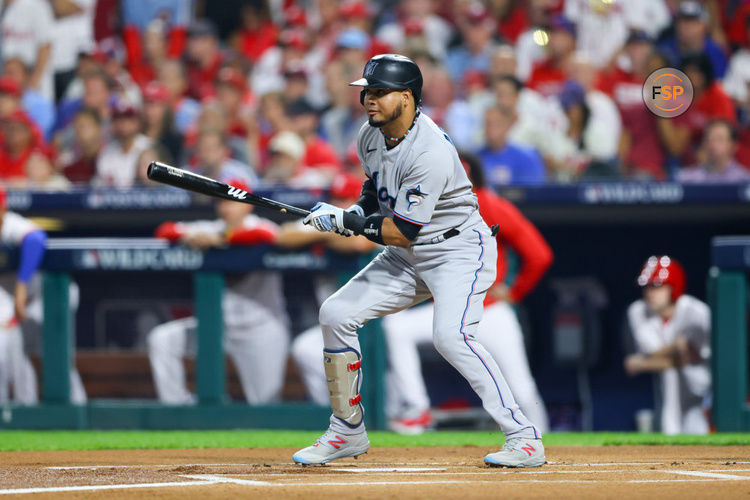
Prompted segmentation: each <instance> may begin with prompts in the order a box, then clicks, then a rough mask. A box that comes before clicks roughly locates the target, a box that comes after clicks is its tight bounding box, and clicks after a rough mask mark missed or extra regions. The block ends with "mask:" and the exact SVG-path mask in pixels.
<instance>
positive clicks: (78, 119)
mask: <svg viewBox="0 0 750 500" xmlns="http://www.w3.org/2000/svg"><path fill="white" fill-rule="evenodd" d="M73 128H74V132H75V136H74V140H73V143H72V145H71V147H69V148H66V149H65V150H63V151H60V154H59V156H58V158H57V164H58V166H59V168H60V170H61V171H62V173H63V175H64V176H65V177H66V178H67V179H68V180H69V181H70V182H73V183H75V184H89V183H90V182H91V180H92V179H93V178H94V176H95V175H96V162H97V160H98V159H99V153H100V152H101V150H102V147H103V145H104V141H103V132H102V123H101V117H100V116H99V113H97V112H96V110H94V109H91V108H82V109H80V110H78V112H77V113H76V115H75V118H73Z"/></svg>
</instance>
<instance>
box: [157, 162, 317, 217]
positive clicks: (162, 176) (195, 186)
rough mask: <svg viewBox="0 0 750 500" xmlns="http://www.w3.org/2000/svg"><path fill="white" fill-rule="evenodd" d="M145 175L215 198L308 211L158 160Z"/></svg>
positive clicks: (294, 212) (300, 212) (299, 212)
mask: <svg viewBox="0 0 750 500" xmlns="http://www.w3.org/2000/svg"><path fill="white" fill-rule="evenodd" d="M146 175H147V176H148V178H149V179H151V180H152V181H156V182H160V183H162V184H168V185H170V186H174V187H178V188H181V189H187V190H188V191H193V192H196V193H201V194H205V195H208V196H213V197H215V198H222V199H225V200H231V201H239V202H241V203H248V204H250V205H257V206H260V207H266V208H271V209H274V210H279V211H280V212H282V213H288V214H292V215H298V216H300V217H304V216H306V215H307V214H309V213H310V212H309V211H308V210H305V209H302V208H298V207H295V206H292V205H287V204H286V203H281V202H278V201H274V200H269V199H268V198H263V197H262V196H258V195H256V194H253V193H248V192H246V191H243V190H240V189H237V188H235V187H233V186H230V185H228V184H224V183H222V182H219V181H215V180H213V179H209V178H208V177H203V176H202V175H198V174H195V173H193V172H189V171H187V170H182V169H180V168H176V167H172V166H169V165H166V164H164V163H160V162H158V161H152V162H151V163H150V164H149V166H148V169H147V170H146Z"/></svg>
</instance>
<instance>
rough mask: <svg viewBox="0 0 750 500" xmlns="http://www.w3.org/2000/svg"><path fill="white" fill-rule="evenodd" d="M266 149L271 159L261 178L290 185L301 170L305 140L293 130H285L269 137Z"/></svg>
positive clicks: (272, 182) (268, 181)
mask: <svg viewBox="0 0 750 500" xmlns="http://www.w3.org/2000/svg"><path fill="white" fill-rule="evenodd" d="M268 150H269V152H270V154H271V159H270V162H269V165H268V167H267V168H266V170H265V172H264V173H263V180H264V181H265V182H267V183H269V184H282V185H292V184H293V182H292V179H293V178H294V177H295V176H296V175H298V174H299V172H300V171H301V170H302V157H303V156H304V154H305V141H303V140H302V138H301V137H300V136H298V135H297V134H295V133H294V132H291V131H289V130H285V131H283V132H279V133H278V134H276V135H274V136H273V138H271V141H270V142H269V143H268Z"/></svg>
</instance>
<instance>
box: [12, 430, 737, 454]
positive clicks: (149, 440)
mask: <svg viewBox="0 0 750 500" xmlns="http://www.w3.org/2000/svg"><path fill="white" fill-rule="evenodd" d="M319 435H320V433H319V432H309V431H267V430H258V431H253V430H236V431H0V451H46V450H116V449H117V450H126V449H176V448H299V447H303V446H307V445H309V444H310V443H312V442H313V441H314V440H315V439H316V438H317V437H318V436H319ZM369 437H370V442H371V443H372V445H373V446H387V447H405V446H470V445H473V446H482V447H493V446H499V445H500V444H502V442H503V438H502V436H501V435H500V434H499V433H498V432H487V431H465V432H463V431H461V432H457V431H440V432H431V433H427V434H423V435H421V436H401V435H398V434H394V433H391V432H370V433H369ZM544 443H545V445H547V446H617V445H713V446H726V445H744V446H747V445H750V433H724V434H712V435H709V436H662V435H660V434H638V433H626V432H587V433H573V432H560V433H549V434H546V435H545V437H544Z"/></svg>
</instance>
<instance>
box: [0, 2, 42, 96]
mask: <svg viewBox="0 0 750 500" xmlns="http://www.w3.org/2000/svg"><path fill="white" fill-rule="evenodd" d="M2 7H3V13H2V17H1V18H0V36H1V37H2V40H0V52H1V54H0V55H1V56H2V60H4V61H5V60H8V59H10V58H13V57H17V58H19V59H21V60H22V61H23V62H24V64H26V65H27V66H28V67H29V68H32V70H31V77H30V78H29V86H30V87H33V88H35V89H37V90H38V91H39V92H41V93H42V94H43V95H44V96H46V97H48V98H50V99H54V96H55V93H54V82H53V70H52V61H51V59H50V55H51V52H52V33H53V25H54V14H53V12H52V8H51V7H50V4H49V2H47V1H44V0H5V2H4V4H3V6H2Z"/></svg>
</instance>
